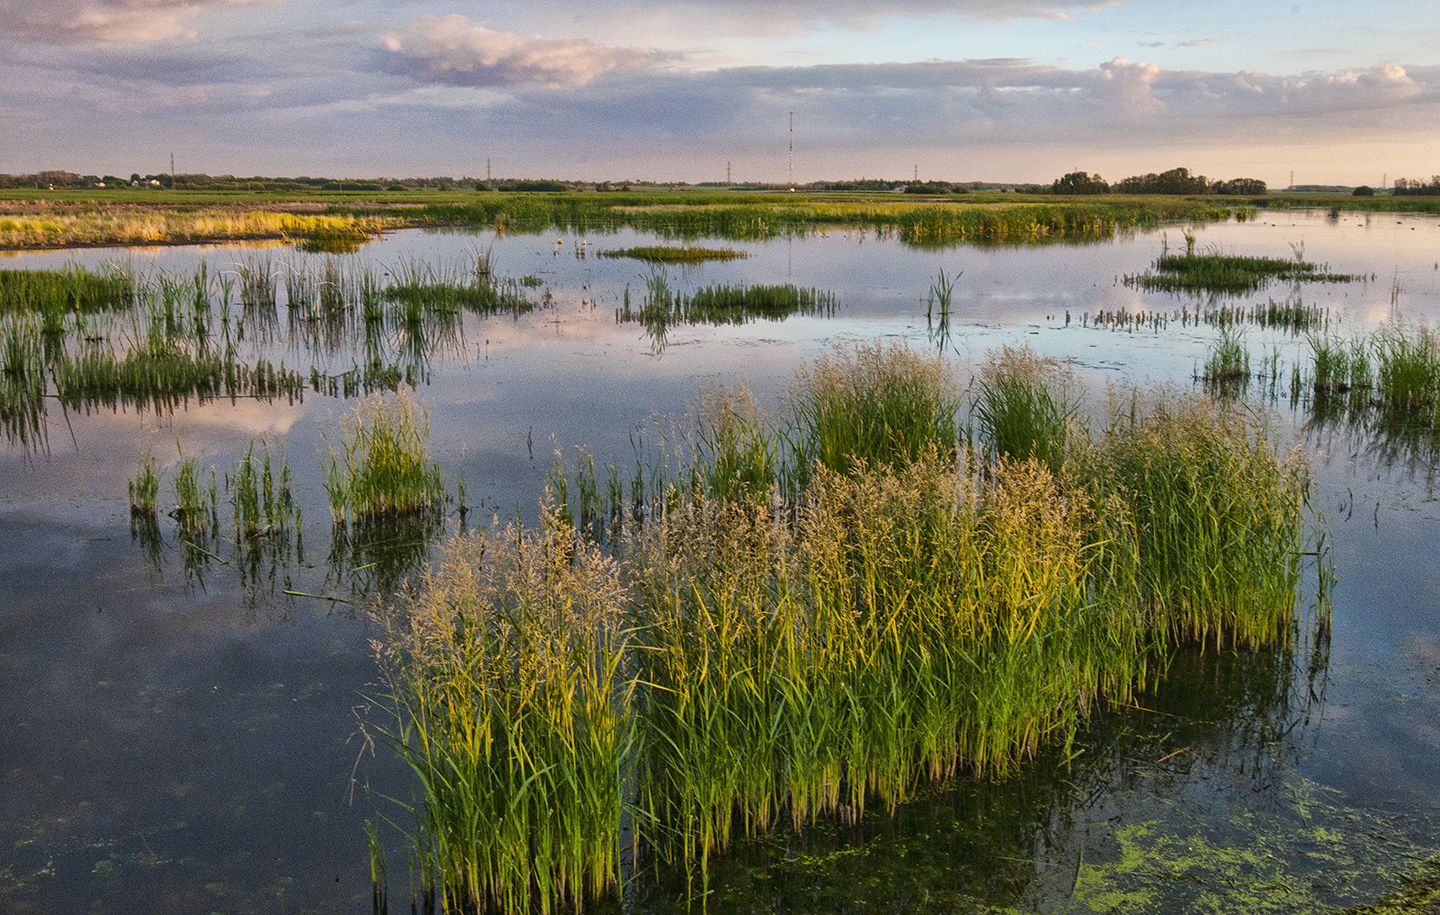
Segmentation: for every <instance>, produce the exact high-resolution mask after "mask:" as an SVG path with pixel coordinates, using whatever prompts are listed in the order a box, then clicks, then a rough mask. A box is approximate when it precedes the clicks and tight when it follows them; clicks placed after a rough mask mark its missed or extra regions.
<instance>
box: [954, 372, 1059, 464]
mask: <svg viewBox="0 0 1440 915" xmlns="http://www.w3.org/2000/svg"><path fill="white" fill-rule="evenodd" d="M1079 408H1080V404H1079V397H1078V394H1076V393H1075V384H1074V382H1073V380H1072V379H1071V378H1070V377H1069V375H1068V374H1067V373H1066V372H1065V371H1064V369H1063V368H1062V366H1061V365H1060V363H1059V361H1058V360H1056V359H1054V358H1053V357H1043V356H1040V355H1038V354H1036V353H1035V352H1034V351H1033V350H1031V349H1030V348H1029V347H1022V348H1018V349H1016V348H1012V347H1010V346H1004V347H1002V348H1001V350H1000V352H999V353H998V354H992V356H991V358H990V359H989V360H987V361H986V363H985V364H984V365H983V366H982V367H981V370H980V372H979V375H978V378H977V391H976V395H975V398H974V402H973V404H972V405H971V408H970V412H971V416H972V417H973V418H974V419H975V421H976V423H977V427H978V430H979V432H980V436H981V438H982V439H983V440H984V441H985V443H986V444H987V445H988V446H989V447H990V449H991V451H992V452H994V453H995V454H997V455H1001V456H1003V457H1005V458H1008V459H1011V460H1020V461H1024V460H1028V459H1030V458H1034V459H1035V460H1038V461H1040V462H1041V463H1043V464H1045V465H1046V466H1047V467H1049V468H1050V469H1051V470H1052V471H1059V469H1060V467H1061V465H1062V464H1063V463H1064V458H1065V448H1066V442H1067V440H1068V438H1069V436H1070V428H1071V424H1072V423H1073V422H1074V421H1075V420H1076V418H1077V416H1078V414H1079Z"/></svg>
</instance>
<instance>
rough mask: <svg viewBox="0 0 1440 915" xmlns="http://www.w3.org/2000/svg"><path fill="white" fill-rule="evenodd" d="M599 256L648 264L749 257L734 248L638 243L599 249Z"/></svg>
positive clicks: (729, 259)
mask: <svg viewBox="0 0 1440 915" xmlns="http://www.w3.org/2000/svg"><path fill="white" fill-rule="evenodd" d="M599 256H600V257H628V258H632V259H634V260H640V261H645V262H646V263H650V264H700V263H704V262H705V261H731V260H739V259H742V258H746V257H749V256H750V255H749V254H748V253H747V252H745V251H737V250H735V249H734V248H700V247H696V246H694V245H640V246H637V247H634V248H616V249H615V250H613V251H601V252H600V253H599Z"/></svg>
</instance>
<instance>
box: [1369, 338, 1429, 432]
mask: <svg viewBox="0 0 1440 915" xmlns="http://www.w3.org/2000/svg"><path fill="white" fill-rule="evenodd" d="M1372 346H1373V348H1374V351H1375V362H1376V366H1375V384H1376V391H1377V395H1378V397H1379V399H1380V400H1381V402H1382V403H1383V404H1384V405H1385V407H1386V408H1387V409H1390V410H1395V411H1410V412H1414V411H1420V410H1423V409H1425V408H1427V407H1430V408H1433V407H1434V406H1435V402H1436V396H1437V394H1440V336H1437V335H1436V333H1435V331H1434V330H1432V329H1431V328H1430V327H1429V326H1428V325H1424V324H1420V325H1414V326H1404V325H1398V324H1390V325H1386V326H1384V327H1381V328H1380V329H1379V330H1378V331H1376V333H1375V335H1374V338H1373V341H1372Z"/></svg>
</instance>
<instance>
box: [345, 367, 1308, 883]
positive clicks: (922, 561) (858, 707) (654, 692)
mask: <svg viewBox="0 0 1440 915" xmlns="http://www.w3.org/2000/svg"><path fill="white" fill-rule="evenodd" d="M986 377H987V378H988V379H990V380H989V381H988V382H987V383H986V384H985V385H983V386H982V388H981V389H980V391H979V393H978V395H977V404H976V406H975V412H976V414H977V415H978V416H979V417H980V423H979V424H980V426H981V427H982V429H983V430H984V438H983V439H982V440H971V439H970V438H968V437H967V436H965V435H963V433H962V429H961V427H960V426H959V425H957V423H958V422H959V416H958V415H957V412H956V410H957V407H958V404H959V399H958V395H957V394H956V393H955V392H953V391H951V390H950V386H949V382H948V379H947V373H946V370H945V367H944V366H943V364H941V363H940V362H939V361H938V360H933V359H927V358H925V357H921V356H919V355H917V354H915V353H913V352H911V351H909V350H907V349H904V348H901V347H893V348H885V347H878V346H877V347H863V346H862V347H860V348H858V349H856V350H854V351H837V352H836V353H834V354H831V355H830V356H828V357H826V358H825V359H822V360H821V361H820V362H818V363H817V364H816V365H815V366H814V367H813V368H812V369H810V370H808V371H807V372H806V373H803V374H802V375H801V377H800V379H799V380H798V381H797V384H796V387H795V389H794V390H793V391H792V392H791V394H790V395H789V397H788V399H787V401H786V406H785V409H784V410H783V411H782V412H781V414H780V415H779V416H777V418H776V419H774V420H766V419H765V418H764V417H762V416H760V415H759V414H758V413H757V412H756V411H755V410H754V409H753V400H752V399H751V398H749V397H748V396H745V395H744V394H743V392H739V393H737V392H720V393H717V394H716V395H714V396H712V397H711V398H710V399H709V400H708V401H707V404H706V408H705V409H704V410H703V411H702V412H701V413H700V414H699V415H698V418H697V422H696V425H695V426H694V428H693V429H691V430H690V431H689V433H688V434H687V436H686V438H685V439H684V440H683V441H678V442H675V443H673V448H672V449H671V453H672V454H674V455H675V456H676V464H674V465H672V466H670V467H668V468H652V470H651V472H649V473H648V474H643V473H642V476H644V478H645V480H646V481H647V482H646V484H645V485H646V487H647V488H646V489H644V490H643V491H641V490H640V487H638V486H637V487H635V488H634V489H632V491H631V492H630V493H629V494H628V496H626V497H625V504H624V505H623V506H609V507H606V506H595V507H590V508H587V507H586V506H583V505H582V506H579V507H578V508H577V507H575V506H573V505H572V504H570V503H568V502H567V503H565V504H559V503H557V502H554V501H552V502H551V503H550V505H549V507H548V509H547V510H546V511H545V512H544V513H543V515H542V520H541V521H540V523H539V524H538V525H537V526H535V527H533V528H527V527H520V526H514V525H512V526H509V527H506V528H503V529H502V528H496V529H493V530H490V531H485V532H481V533H478V534H476V535H473V536H470V537H462V538H457V539H456V540H454V541H453V542H451V543H450V544H449V545H447V547H446V548H445V550H444V555H443V558H442V559H441V560H440V562H439V563H438V564H437V565H436V566H435V567H433V568H432V569H431V571H430V573H429V574H428V575H427V577H426V580H425V582H424V584H423V586H422V588H421V590H420V591H419V592H418V593H417V594H416V595H415V596H414V597H413V598H411V599H410V600H409V601H408V602H407V603H406V604H405V605H404V607H403V609H402V610H401V611H399V612H397V613H396V614H394V615H393V616H391V617H389V624H388V626H389V628H388V630H387V631H388V635H387V638H386V640H385V644H384V647H383V648H382V650H381V655H380V659H381V663H382V667H383V669H384V670H385V673H386V683H387V684H388V690H387V693H386V695H385V698H384V704H385V705H386V707H387V708H388V709H389V711H390V713H391V714H392V716H393V718H392V719H391V720H389V721H387V722H380V723H376V724H375V725H374V727H375V728H376V733H377V734H378V735H379V736H380V737H381V739H384V740H385V741H386V742H387V743H388V745H389V746H391V747H392V748H393V749H394V750H395V751H397V752H399V753H400V754H401V755H402V756H403V757H404V758H405V760H406V761H407V762H408V764H409V766H410V768H411V769H412V771H413V772H414V773H415V775H416V777H417V779H418V784H419V788H418V790H417V793H416V796H415V801H414V804H415V809H416V810H417V812H418V813H419V814H420V819H419V822H418V824H417V827H416V831H415V832H414V833H413V834H412V838H413V841H414V842H415V846H416V852H415V854H416V855H417V857H418V858H419V859H420V860H423V861H425V862H427V864H428V871H427V872H428V873H429V874H431V875H432V878H433V880H434V882H435V887H436V891H437V892H438V893H439V894H440V896H441V897H442V898H443V899H444V900H445V902H444V904H445V906H446V907H447V908H453V909H460V910H470V909H483V908H485V907H486V906H488V905H492V904H493V905H498V906H500V907H501V908H503V909H506V910H519V909H523V908H526V907H527V906H528V905H530V904H531V903H532V901H533V902H534V903H536V904H538V906H539V908H540V910H541V911H550V910H551V909H552V908H554V907H556V906H559V905H562V904H570V903H574V904H579V902H580V901H582V900H583V899H586V898H589V897H593V896H595V895H597V894H600V893H604V892H608V891H609V890H610V889H611V888H612V887H613V886H615V885H617V884H618V883H619V882H620V881H621V880H622V878H623V874H624V872H625V871H626V870H627V869H629V868H633V867H634V866H636V863H637V862H638V861H642V860H646V859H647V856H655V857H656V858H658V859H660V860H665V861H682V862H687V864H686V867H687V869H693V871H694V872H695V873H696V874H697V877H698V879H700V880H701V883H702V884H703V883H704V876H703V875H704V873H705V870H706V867H707V862H708V861H709V859H710V857H711V856H712V855H713V854H715V853H717V852H719V851H720V850H723V849H724V848H726V847H727V846H728V845H729V844H730V842H731V840H732V830H734V829H739V830H741V831H742V832H744V833H751V832H755V831H761V830H764V829H766V828H769V827H770V826H772V825H773V824H776V823H779V822H786V823H790V824H792V825H793V826H795V827H800V826H803V825H804V824H807V823H811V822H814V821H816V820H817V819H822V818H831V817H839V818H841V819H842V820H850V819H853V818H856V817H858V816H860V815H861V814H862V813H863V811H864V810H865V808H866V805H867V803H878V804H880V805H882V806H884V807H886V808H888V809H894V807H895V806H896V805H897V804H900V803H902V802H903V801H904V800H905V799H906V798H907V797H908V796H910V795H911V794H912V792H914V791H915V790H916V789H917V786H919V785H921V784H924V783H926V782H931V781H935V780H938V779H942V778H945V777H949V776H951V775H953V774H955V773H957V772H962V771H963V772H968V773H974V774H978V775H982V776H986V777H999V776H1003V775H1006V774H1008V773H1011V772H1013V771H1015V769H1016V767H1017V766H1019V765H1020V764H1021V763H1022V762H1023V761H1024V760H1025V759H1027V758H1029V757H1031V756H1033V755H1034V754H1035V753H1036V752H1038V751H1039V750H1040V749H1041V748H1042V747H1045V746H1050V745H1054V744H1057V743H1058V744H1060V745H1065V746H1068V745H1069V744H1070V743H1071V742H1072V741H1073V740H1074V738H1075V735H1076V733H1077V730H1078V729H1079V728H1080V727H1081V725H1082V724H1083V723H1084V722H1085V720H1086V719H1087V717H1088V715H1089V713H1090V710H1091V709H1092V708H1097V707H1101V706H1105V705H1111V704H1126V703H1128V702H1130V701H1131V699H1132V697H1133V696H1134V695H1136V694H1137V692H1141V691H1145V690H1147V689H1151V688H1153V687H1154V685H1155V684H1156V683H1157V682H1158V680H1159V679H1160V678H1161V677H1163V674H1164V669H1165V666H1166V662H1167V658H1168V657H1169V651H1170V649H1171V648H1172V647H1173V646H1176V645H1181V644H1187V643H1208V644H1210V645H1212V646H1214V647H1216V648H1219V647H1221V646H1226V645H1244V646H1247V647H1250V648H1259V647H1264V646H1282V647H1283V646H1285V645H1287V644H1289V642H1290V640H1291V639H1293V638H1295V637H1296V634H1297V600H1298V594H1299V585H1300V579H1301V575H1302V565H1301V556H1302V555H1304V554H1305V553H1306V552H1307V548H1308V547H1309V546H1310V543H1311V538H1312V537H1313V536H1314V533H1313V532H1312V531H1311V530H1310V529H1309V527H1308V519H1307V512H1306V507H1305V506H1306V498H1307V493H1308V486H1309V476H1308V472H1307V470H1306V467H1305V463H1304V461H1303V459H1302V458H1301V457H1300V456H1299V455H1298V453H1296V452H1287V451H1285V450H1283V449H1278V448H1277V445H1276V444H1275V441H1274V437H1273V432H1272V431H1271V430H1270V429H1269V428H1268V427H1267V426H1266V425H1265V424H1264V423H1263V422H1262V421H1260V420H1258V419H1257V418H1256V417H1255V416H1254V415H1252V414H1249V413H1247V412H1245V411H1242V410H1234V409H1229V408H1227V407H1225V406H1224V404H1223V403H1221V402H1217V401H1213V400H1210V399H1207V398H1205V397H1203V396H1196V395H1179V394H1175V393H1173V392H1171V393H1168V394H1167V393H1163V392H1153V391H1139V390H1135V391H1127V392H1121V393H1118V394H1117V395H1116V397H1115V398H1114V401H1113V402H1112V403H1111V404H1110V405H1109V407H1108V408H1107V409H1106V411H1105V413H1104V416H1105V419H1104V420H1103V422H1102V423H1101V424H1100V426H1099V427H1098V428H1095V429H1091V428H1090V427H1088V426H1087V425H1085V424H1082V423H1079V422H1078V421H1077V415H1078V414H1077V412H1076V408H1075V407H1073V406H1069V404H1070V403H1071V398H1072V397H1073V394H1072V393H1070V392H1067V391H1066V390H1065V387H1066V385H1067V381H1066V379H1065V377H1064V373H1063V372H1062V371H1061V369H1060V367H1059V366H1057V365H1056V364H1054V363H1052V362H1048V361H1046V360H1044V359H1041V358H1040V357H1038V356H1036V355H1035V354H1033V353H1031V352H1027V351H1014V350H1006V351H1002V352H1001V353H999V354H997V355H995V356H994V357H993V358H992V361H991V362H990V364H989V366H988V368H987V370H986ZM1036 405H1044V407H1043V408H1041V409H1037V408H1036ZM560 472H561V473H563V471H560ZM579 473H580V480H579V481H578V485H575V486H573V487H570V486H566V487H564V488H565V490H566V491H567V492H569V491H572V490H573V491H574V492H576V493H578V494H583V493H586V492H590V493H595V492H598V491H599V487H598V485H597V484H596V483H595V482H589V483H587V482H586V481H585V476H586V474H592V475H593V473H594V471H593V469H587V468H585V467H582V468H581V469H580V471H579ZM614 476H615V474H614V473H613V472H612V477H614ZM622 513H623V514H625V515H628V520H629V523H628V524H621V525H620V526H618V527H596V526H590V527H586V526H584V524H583V521H582V525H581V526H580V527H579V528H577V526H576V524H575V519H576V518H577V517H579V518H581V519H584V518H586V517H595V518H606V517H608V518H616V517H619V516H620V515H621V514H622ZM597 531H598V532H600V533H601V534H602V535H603V536H602V537H600V538H597V537H596V536H595V534H596V532H597ZM1222 532H1223V533H1222ZM1320 599H1321V600H1322V601H1323V600H1324V599H1325V597H1324V595H1323V594H1322V595H1321V597H1320ZM1321 620H1322V624H1323V614H1322V617H1321Z"/></svg>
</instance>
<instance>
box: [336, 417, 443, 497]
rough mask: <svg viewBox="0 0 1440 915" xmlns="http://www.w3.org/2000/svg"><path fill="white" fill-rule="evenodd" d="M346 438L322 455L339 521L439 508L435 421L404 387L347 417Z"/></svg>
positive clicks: (440, 494)
mask: <svg viewBox="0 0 1440 915" xmlns="http://www.w3.org/2000/svg"><path fill="white" fill-rule="evenodd" d="M343 431H344V438H343V440H342V441H341V443H340V447H339V449H337V448H336V447H335V445H334V443H330V442H329V439H328V437H327V438H326V442H327V443H329V445H330V452H329V455H328V456H326V457H322V458H321V465H322V467H323V468H324V470H325V489H326V492H327V493H329V496H330V513H331V516H332V517H333V518H334V519H335V521H336V522H338V523H345V522H347V521H358V520H363V519H367V518H374V517H384V516H398V515H407V514H414V513H420V512H428V511H434V510H437V509H438V508H439V507H440V505H441V504H442V503H443V501H444V498H445V480H444V476H443V474H441V472H440V466H439V465H438V464H437V463H435V461H433V460H431V459H430V453H429V438H430V420H429V417H428V416H427V415H426V412H425V410H424V409H423V408H421V407H420V406H419V405H418V404H416V403H415V401H414V400H413V399H411V398H410V397H409V396H408V395H406V394H405V393H404V392H403V391H402V392H401V393H399V394H396V395H395V396H393V397H385V396H383V395H382V396H379V397H374V398H371V399H369V400H366V401H364V402H363V403H361V404H360V405H359V406H357V407H356V408H355V410H354V411H353V412H351V413H347V414H346V416H345V419H344V421H343Z"/></svg>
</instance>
